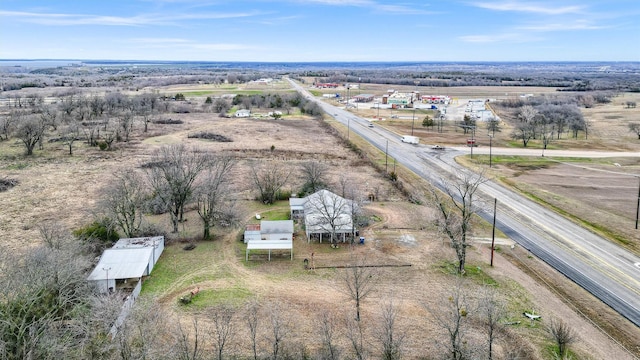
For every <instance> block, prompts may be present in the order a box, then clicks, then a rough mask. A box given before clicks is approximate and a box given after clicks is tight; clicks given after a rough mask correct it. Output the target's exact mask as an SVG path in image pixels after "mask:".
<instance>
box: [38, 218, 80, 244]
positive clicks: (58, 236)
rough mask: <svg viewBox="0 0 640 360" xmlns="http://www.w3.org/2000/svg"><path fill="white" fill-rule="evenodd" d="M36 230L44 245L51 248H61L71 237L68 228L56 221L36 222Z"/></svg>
mask: <svg viewBox="0 0 640 360" xmlns="http://www.w3.org/2000/svg"><path fill="white" fill-rule="evenodd" d="M38 231H39V232H40V236H41V237H42V240H43V241H44V243H45V245H46V246H48V247H49V248H51V249H57V250H60V249H62V247H63V246H65V245H66V244H68V243H69V242H70V239H71V238H72V235H71V232H70V231H69V229H67V228H66V227H65V226H64V225H63V224H62V223H61V222H58V221H44V222H41V223H39V224H38Z"/></svg>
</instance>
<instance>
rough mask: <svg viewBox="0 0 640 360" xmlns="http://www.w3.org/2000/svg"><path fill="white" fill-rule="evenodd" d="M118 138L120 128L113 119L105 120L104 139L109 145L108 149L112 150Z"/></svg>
mask: <svg viewBox="0 0 640 360" xmlns="http://www.w3.org/2000/svg"><path fill="white" fill-rule="evenodd" d="M117 138H118V128H117V127H116V125H115V124H114V123H113V121H112V120H110V119H109V120H107V121H105V122H104V128H103V130H102V141H103V142H104V143H105V144H106V145H107V148H106V150H111V149H112V146H113V142H114V141H116V139H117Z"/></svg>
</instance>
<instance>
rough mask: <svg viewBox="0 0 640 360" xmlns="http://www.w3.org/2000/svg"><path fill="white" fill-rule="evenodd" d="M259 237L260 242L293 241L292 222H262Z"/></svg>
mask: <svg viewBox="0 0 640 360" xmlns="http://www.w3.org/2000/svg"><path fill="white" fill-rule="evenodd" d="M260 237H261V239H262V240H293V220H276V221H268V220H262V221H261V222H260Z"/></svg>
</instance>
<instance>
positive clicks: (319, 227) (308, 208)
mask: <svg viewBox="0 0 640 360" xmlns="http://www.w3.org/2000/svg"><path fill="white" fill-rule="evenodd" d="M305 200H306V201H305V203H304V224H305V232H306V235H307V241H311V238H312V237H316V238H318V240H319V241H320V242H322V240H323V238H326V237H328V239H329V240H331V239H332V238H333V240H335V241H337V240H338V239H337V238H334V236H337V237H338V238H342V242H346V240H347V235H349V236H353V234H354V233H355V230H356V229H355V225H354V223H353V214H354V213H355V212H356V211H357V209H356V204H355V203H354V202H353V201H352V200H349V199H345V198H343V197H341V196H339V195H337V194H334V193H332V192H331V191H328V190H320V191H317V192H315V193H313V194H311V195H309V196H307V197H306V198H305Z"/></svg>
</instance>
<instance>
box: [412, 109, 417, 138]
mask: <svg viewBox="0 0 640 360" xmlns="http://www.w3.org/2000/svg"><path fill="white" fill-rule="evenodd" d="M415 122H416V106H415V104H414V105H413V118H412V119H411V136H413V124H414V123H415Z"/></svg>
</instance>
